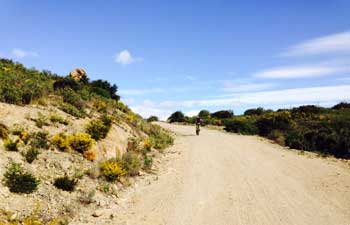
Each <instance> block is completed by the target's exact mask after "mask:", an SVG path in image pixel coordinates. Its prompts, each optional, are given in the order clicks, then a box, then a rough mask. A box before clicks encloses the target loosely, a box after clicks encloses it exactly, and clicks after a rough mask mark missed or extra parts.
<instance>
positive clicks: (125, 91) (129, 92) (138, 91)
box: [120, 88, 164, 96]
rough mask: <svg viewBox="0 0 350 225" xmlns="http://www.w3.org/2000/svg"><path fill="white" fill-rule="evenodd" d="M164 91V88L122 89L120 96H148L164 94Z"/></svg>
mask: <svg viewBox="0 0 350 225" xmlns="http://www.w3.org/2000/svg"><path fill="white" fill-rule="evenodd" d="M163 92H164V89H162V88H151V89H121V90H120V94H122V95H128V96H136V95H147V94H158V93H163Z"/></svg>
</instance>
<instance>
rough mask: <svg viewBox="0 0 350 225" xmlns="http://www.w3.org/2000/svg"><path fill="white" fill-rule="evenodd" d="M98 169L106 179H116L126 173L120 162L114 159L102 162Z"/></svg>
mask: <svg viewBox="0 0 350 225" xmlns="http://www.w3.org/2000/svg"><path fill="white" fill-rule="evenodd" d="M100 169H101V172H102V174H103V176H105V177H106V179H107V180H108V181H116V180H118V179H119V178H120V177H122V176H124V175H126V174H127V172H126V171H125V170H124V169H123V166H122V164H121V163H120V162H117V161H116V160H108V161H104V162H102V163H101V166H100Z"/></svg>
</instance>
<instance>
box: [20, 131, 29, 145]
mask: <svg viewBox="0 0 350 225" xmlns="http://www.w3.org/2000/svg"><path fill="white" fill-rule="evenodd" d="M30 138H31V135H30V134H29V133H28V132H27V131H22V132H21V133H20V134H19V139H21V140H22V141H23V143H24V144H28V141H29V140H30Z"/></svg>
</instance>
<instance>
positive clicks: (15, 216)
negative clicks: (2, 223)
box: [10, 213, 17, 221]
mask: <svg viewBox="0 0 350 225" xmlns="http://www.w3.org/2000/svg"><path fill="white" fill-rule="evenodd" d="M16 219H17V213H14V214H12V216H11V218H10V220H11V221H14V220H16Z"/></svg>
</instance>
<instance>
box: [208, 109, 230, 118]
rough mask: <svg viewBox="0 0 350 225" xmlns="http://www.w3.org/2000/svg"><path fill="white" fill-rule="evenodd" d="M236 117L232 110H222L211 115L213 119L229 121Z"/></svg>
mask: <svg viewBox="0 0 350 225" xmlns="http://www.w3.org/2000/svg"><path fill="white" fill-rule="evenodd" d="M233 115H234V113H233V111H232V110H220V111H217V112H214V113H212V114H211V116H212V117H213V118H217V119H229V118H232V117H233Z"/></svg>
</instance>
